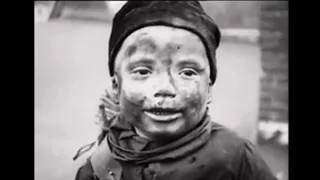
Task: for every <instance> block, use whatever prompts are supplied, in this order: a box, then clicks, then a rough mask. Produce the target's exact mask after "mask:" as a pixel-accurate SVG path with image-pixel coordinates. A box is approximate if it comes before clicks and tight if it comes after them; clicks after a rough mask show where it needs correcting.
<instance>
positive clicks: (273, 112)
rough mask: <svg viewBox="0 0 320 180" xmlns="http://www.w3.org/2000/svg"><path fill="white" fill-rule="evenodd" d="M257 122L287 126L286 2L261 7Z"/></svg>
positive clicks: (270, 2) (263, 4) (272, 2)
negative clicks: (259, 80)
mask: <svg viewBox="0 0 320 180" xmlns="http://www.w3.org/2000/svg"><path fill="white" fill-rule="evenodd" d="M260 30H261V32H260V33H261V36H260V45H261V50H262V54H261V61H262V69H263V76H262V77H261V91H260V92H261V97H260V111H259V112H260V113H259V114H260V116H259V118H260V121H276V122H288V2H287V1H269V2H262V3H261V12H260Z"/></svg>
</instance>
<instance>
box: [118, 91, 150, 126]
mask: <svg viewBox="0 0 320 180" xmlns="http://www.w3.org/2000/svg"><path fill="white" fill-rule="evenodd" d="M120 99H121V100H120V108H121V112H122V115H124V116H125V117H126V119H127V118H129V119H132V120H134V119H140V116H141V113H142V107H143V103H144V101H145V99H146V96H145V95H144V94H143V93H137V92H126V91H123V90H122V93H121V98H120Z"/></svg>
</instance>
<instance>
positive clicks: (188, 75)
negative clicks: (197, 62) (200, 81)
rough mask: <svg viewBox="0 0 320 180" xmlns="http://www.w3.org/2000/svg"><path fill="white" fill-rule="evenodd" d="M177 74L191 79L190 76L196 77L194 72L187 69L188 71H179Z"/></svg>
mask: <svg viewBox="0 0 320 180" xmlns="http://www.w3.org/2000/svg"><path fill="white" fill-rule="evenodd" d="M179 74H181V75H183V76H185V77H191V76H194V75H197V74H198V73H197V72H196V71H195V70H193V69H190V68H188V69H183V70H182V71H180V73H179Z"/></svg>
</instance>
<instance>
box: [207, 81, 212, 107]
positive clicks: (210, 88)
mask: <svg viewBox="0 0 320 180" xmlns="http://www.w3.org/2000/svg"><path fill="white" fill-rule="evenodd" d="M212 86H213V85H212V83H211V81H210V84H209V87H208V101H207V104H210V103H211V101H212Z"/></svg>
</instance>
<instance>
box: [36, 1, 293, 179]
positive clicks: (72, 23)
mask: <svg viewBox="0 0 320 180" xmlns="http://www.w3.org/2000/svg"><path fill="white" fill-rule="evenodd" d="M288 11H289V8H288V1H34V56H35V57H34V71H35V72H34V98H35V99H34V102H35V106H34V114H35V116H34V117H35V119H34V123H35V132H34V139H35V145H34V155H35V159H34V160H35V164H34V173H35V180H289V175H288V166H289V162H288V161H289V160H288V159H289V157H288V151H289V138H288V134H289V128H288V124H289V119H288V112H289V109H288V106H289V98H288V94H289V93H288V91H289V87H288V84H289V83H288V82H289V75H288V71H289V67H288V64H289V63H288V61H289V59H288V41H289V38H288V29H289V28H288V16H289V15H288Z"/></svg>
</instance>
